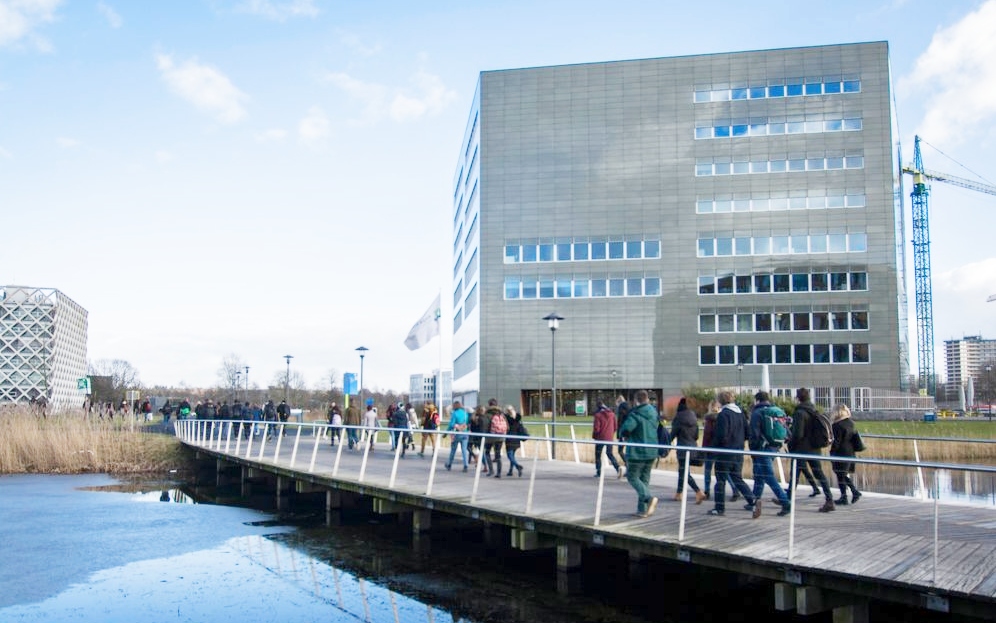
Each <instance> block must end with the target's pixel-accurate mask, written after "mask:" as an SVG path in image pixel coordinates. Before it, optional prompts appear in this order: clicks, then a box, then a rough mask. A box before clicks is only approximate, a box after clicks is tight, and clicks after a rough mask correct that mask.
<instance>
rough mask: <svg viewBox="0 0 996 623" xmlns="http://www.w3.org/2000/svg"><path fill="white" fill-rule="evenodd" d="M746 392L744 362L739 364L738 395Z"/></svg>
mask: <svg viewBox="0 0 996 623" xmlns="http://www.w3.org/2000/svg"><path fill="white" fill-rule="evenodd" d="M742 393H744V364H742V363H738V364H737V395H738V396H739V395H740V394H742Z"/></svg>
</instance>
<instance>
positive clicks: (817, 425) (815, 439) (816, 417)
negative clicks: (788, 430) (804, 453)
mask: <svg viewBox="0 0 996 623" xmlns="http://www.w3.org/2000/svg"><path fill="white" fill-rule="evenodd" d="M806 424H807V428H808V430H807V436H808V437H809V445H810V446H812V447H813V448H826V447H827V446H829V445H830V444H832V443H833V425H832V424H831V422H830V414H829V413H821V412H819V411H816V412H810V413H809V420H808V422H806Z"/></svg>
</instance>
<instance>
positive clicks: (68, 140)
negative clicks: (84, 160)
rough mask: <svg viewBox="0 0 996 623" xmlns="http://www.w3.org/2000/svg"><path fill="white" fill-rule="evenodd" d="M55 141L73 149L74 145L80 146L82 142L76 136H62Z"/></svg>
mask: <svg viewBox="0 0 996 623" xmlns="http://www.w3.org/2000/svg"><path fill="white" fill-rule="evenodd" d="M55 142H56V143H58V144H59V147H62V148H64V149H72V148H73V147H79V144H80V142H79V141H78V140H76V139H75V138H70V137H68V136H60V137H59V138H57V139H55Z"/></svg>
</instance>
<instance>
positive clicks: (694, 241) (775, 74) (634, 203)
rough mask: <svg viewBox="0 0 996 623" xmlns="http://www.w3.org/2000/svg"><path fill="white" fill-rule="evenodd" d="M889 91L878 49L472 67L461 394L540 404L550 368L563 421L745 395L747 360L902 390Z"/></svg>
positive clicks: (462, 232)
mask: <svg viewBox="0 0 996 623" xmlns="http://www.w3.org/2000/svg"><path fill="white" fill-rule="evenodd" d="M889 82H890V74H889V60H888V46H887V44H886V43H884V42H878V43H864V44H849V45H837V46H822V47H812V48H796V49H783V50H769V51H757V52H742V53H733V54H714V55H705V56H687V57H678V58H659V59H646V60H634V61H621V62H608V63H591V64H583V65H570V66H558V67H539V68H530V69H515V70H505V71H489V72H483V73H482V74H481V75H480V78H479V80H478V84H477V90H476V92H475V96H474V100H473V104H472V106H471V113H470V116H469V118H468V123H467V127H466V131H465V134H464V140H463V143H462V144H461V146H460V157H459V158H458V165H457V172H456V176H455V180H454V196H453V201H454V208H453V232H454V240H453V261H454V265H453V303H454V314H455V315H454V342H453V343H454V351H453V357H454V374H453V376H454V396H455V397H458V398H459V397H464V399H465V401H466V402H469V403H470V404H474V403H475V402H476V400H475V399H476V397H477V395H478V394H480V395H481V396H482V397H485V398H490V397H496V398H498V400H499V401H500V402H502V403H506V402H511V403H513V404H517V403H518V404H522V405H523V407H524V408H525V409H526V411H527V412H533V413H535V412H537V411H538V410H547V409H548V408H549V404H550V402H551V401H550V400H549V387H550V386H551V383H552V381H553V379H552V377H551V374H552V370H553V369H554V368H555V369H556V373H557V378H556V387H557V388H558V394H559V392H561V391H563V392H566V393H565V394H564V395H563V396H560V397H558V401H557V402H558V404H560V405H570V406H571V411H572V412H573V411H574V408H575V407H576V402H577V400H588V401H592V400H594V399H595V397H596V396H598V397H603V396H604V395H610V394H611V393H614V391H615V390H635V389H637V388H647V389H651V390H656V391H659V392H662V393H663V394H664V395H667V394H674V393H678V392H680V390H681V388H682V387H685V386H689V385H705V386H710V387H718V386H726V387H736V386H739V385H753V386H757V385H758V384H759V382H760V375H761V373H760V368H761V364H769V365H770V369H769V370H770V375H771V382H772V384H775V385H777V386H779V387H800V386H806V387H872V388H880V389H887V390H894V389H898V388H899V387H900V386H901V385H902V383H903V381H902V380H901V379H905V378H906V375H907V363H906V353H907V352H908V349H907V347H906V339H907V338H906V329H905V315H901V313H900V310H899V304H900V299H901V297H903V294H902V292H901V291H900V287H899V286H900V285H901V284H903V283H904V278H903V276H902V274H901V272H902V271H903V269H904V265H903V263H902V262H901V261H900V258H901V253H902V251H901V250H902V247H903V241H902V240H901V238H900V236H901V234H902V228H901V226H897V222H896V219H897V216H898V215H897V210H896V203H895V190H896V189H895V176H894V171H895V170H896V167H895V166H894V159H893V155H892V148H891V146H892V108H891V95H890V84H889ZM900 225H901V224H900ZM903 300H904V299H903ZM552 311H556V312H557V313H558V314H560V315H561V316H563V317H564V318H565V319H564V320H563V321H561V323H560V328H559V329H558V331H557V332H556V335H555V336H554V337H551V336H550V331H549V330H548V329H547V325H546V322H544V321H543V320H542V318H543V317H544V316H546V315H547V314H549V313H550V312H552ZM554 345H555V348H556V355H555V358H556V360H555V361H554V353H553V352H552V350H553V348H554ZM613 371H614V372H613ZM544 388H546V394H545V395H544V394H543V389H544Z"/></svg>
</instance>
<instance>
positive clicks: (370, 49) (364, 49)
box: [339, 32, 381, 56]
mask: <svg viewBox="0 0 996 623" xmlns="http://www.w3.org/2000/svg"><path fill="white" fill-rule="evenodd" d="M339 42H340V43H342V44H343V45H344V46H346V47H347V48H349V49H350V50H352V51H354V52H356V53H357V54H360V55H361V56H374V55H376V54H379V53H380V51H381V45H380V44H379V43H375V44H373V45H367V44H365V43H363V42H362V41H361V40H360V38H359V37H358V36H356V35H354V34H352V33H349V32H342V33H340V35H339Z"/></svg>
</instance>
